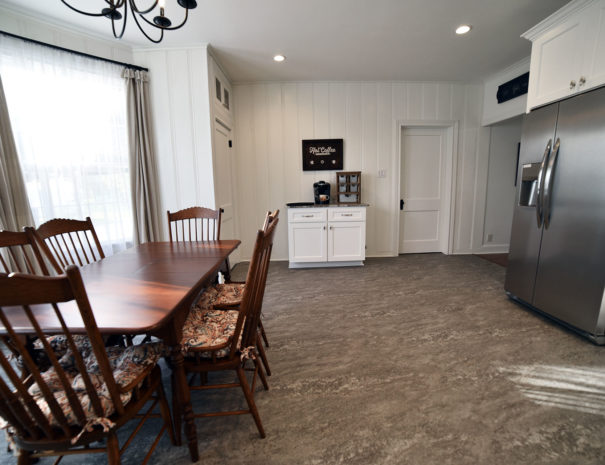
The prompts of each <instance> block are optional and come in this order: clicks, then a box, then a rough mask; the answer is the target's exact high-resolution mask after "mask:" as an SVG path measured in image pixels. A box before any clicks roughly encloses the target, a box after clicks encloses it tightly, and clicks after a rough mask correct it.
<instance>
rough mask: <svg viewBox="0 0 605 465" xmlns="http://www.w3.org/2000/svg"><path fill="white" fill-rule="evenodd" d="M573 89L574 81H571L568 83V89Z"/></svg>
mask: <svg viewBox="0 0 605 465" xmlns="http://www.w3.org/2000/svg"><path fill="white" fill-rule="evenodd" d="M574 87H576V81H574V80H573V79H572V80H571V82H570V83H569V89H570V90H571V89H573V88H574Z"/></svg>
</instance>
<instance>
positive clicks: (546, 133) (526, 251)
mask: <svg viewBox="0 0 605 465" xmlns="http://www.w3.org/2000/svg"><path fill="white" fill-rule="evenodd" d="M504 287H505V290H506V292H507V294H508V295H509V296H510V297H511V298H513V299H515V300H516V301H518V302H520V303H522V304H525V305H527V306H529V307H531V308H532V309H534V310H537V311H539V312H541V313H543V314H546V315H547V316H550V317H551V318H554V319H555V320H557V321H559V322H560V323H562V324H564V325H566V326H568V327H570V328H572V329H574V330H576V331H578V332H579V333H581V334H582V335H584V336H586V337H588V338H589V339H591V340H592V341H594V342H596V343H597V344H605V298H604V297H605V296H604V290H605V88H602V89H598V90H595V91H592V92H588V93H586V94H582V95H579V96H576V97H573V98H570V99H568V100H564V101H562V102H559V103H554V104H551V105H549V106H546V107H543V108H539V109H537V110H534V111H532V112H531V113H529V114H528V115H526V116H525V120H524V123H523V135H522V138H521V151H520V154H519V171H518V184H517V197H516V202H515V211H514V216H513V226H512V231H511V244H510V252H509V263H508V268H507V272H506V282H505V286H504Z"/></svg>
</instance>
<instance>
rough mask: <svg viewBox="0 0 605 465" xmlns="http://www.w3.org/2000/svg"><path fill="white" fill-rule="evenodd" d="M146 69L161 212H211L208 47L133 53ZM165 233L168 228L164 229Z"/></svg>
mask: <svg viewBox="0 0 605 465" xmlns="http://www.w3.org/2000/svg"><path fill="white" fill-rule="evenodd" d="M134 56H135V59H136V61H137V64H139V65H141V66H145V67H147V68H149V71H150V76H151V78H150V86H149V87H150V94H151V103H152V108H153V127H154V139H155V148H156V154H157V160H158V171H159V177H160V189H161V196H162V204H163V206H164V210H170V211H175V210H179V209H181V208H187V207H191V206H193V205H203V206H209V207H210V208H213V207H214V179H213V174H212V173H213V168H212V139H211V124H210V102H209V92H208V54H207V50H206V46H200V47H187V48H153V49H140V50H135V52H134ZM164 226H165V227H164V229H165V230H166V229H167V228H168V226H167V225H166V224H165V225H164Z"/></svg>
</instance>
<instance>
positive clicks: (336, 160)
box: [302, 139, 343, 171]
mask: <svg viewBox="0 0 605 465" xmlns="http://www.w3.org/2000/svg"><path fill="white" fill-rule="evenodd" d="M342 148H343V140H342V139H307V140H303V141H302V161H303V171H320V170H324V171H327V170H342V167H343V150H342Z"/></svg>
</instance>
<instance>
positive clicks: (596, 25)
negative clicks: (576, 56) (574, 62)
mask: <svg viewBox="0 0 605 465" xmlns="http://www.w3.org/2000/svg"><path fill="white" fill-rule="evenodd" d="M588 13H589V16H590V21H591V24H590V25H589V32H590V35H589V40H588V45H589V47H590V53H589V54H587V56H586V59H585V61H584V64H583V68H584V69H583V73H584V75H585V76H586V87H587V88H593V87H598V86H601V85H603V84H605V1H603V0H601V1H599V2H597V4H596V6H595V7H594V8H591V9H590V10H589V11H588Z"/></svg>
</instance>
